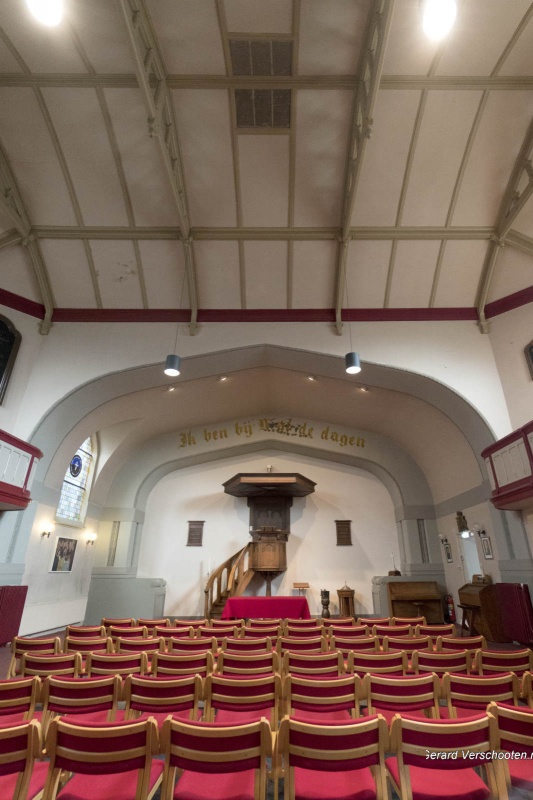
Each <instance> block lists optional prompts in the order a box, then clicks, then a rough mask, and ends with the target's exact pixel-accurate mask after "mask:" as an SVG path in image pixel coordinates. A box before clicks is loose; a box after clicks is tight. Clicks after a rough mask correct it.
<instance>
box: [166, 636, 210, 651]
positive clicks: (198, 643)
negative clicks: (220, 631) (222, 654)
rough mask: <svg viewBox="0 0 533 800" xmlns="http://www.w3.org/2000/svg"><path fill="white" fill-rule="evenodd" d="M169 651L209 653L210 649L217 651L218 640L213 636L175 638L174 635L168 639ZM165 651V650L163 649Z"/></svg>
mask: <svg viewBox="0 0 533 800" xmlns="http://www.w3.org/2000/svg"><path fill="white" fill-rule="evenodd" d="M167 644H168V652H169V653H175V652H179V653H182V654H183V655H185V654H186V653H207V651H208V650H210V651H211V652H212V653H216V651H217V650H218V645H217V640H216V639H214V638H213V637H203V638H202V639H174V637H173V636H171V637H170V639H169V640H168V643H167ZM161 652H163V651H161Z"/></svg>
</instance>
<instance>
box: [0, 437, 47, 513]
mask: <svg viewBox="0 0 533 800" xmlns="http://www.w3.org/2000/svg"><path fill="white" fill-rule="evenodd" d="M42 457H43V454H42V453H41V451H40V450H39V448H38V447H34V446H33V445H32V444H28V442H25V441H23V440H22V439H17V437H16V436H12V435H11V434H10V433H7V432H6V431H3V430H0V511H20V509H21V508H26V507H27V506H28V504H29V502H30V500H31V496H30V488H31V483H32V480H33V476H34V474H35V469H36V467H37V462H38V461H39V459H40V458H42Z"/></svg>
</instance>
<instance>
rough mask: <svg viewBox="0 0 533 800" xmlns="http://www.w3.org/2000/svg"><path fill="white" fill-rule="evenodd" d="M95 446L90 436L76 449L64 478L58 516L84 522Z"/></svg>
mask: <svg viewBox="0 0 533 800" xmlns="http://www.w3.org/2000/svg"><path fill="white" fill-rule="evenodd" d="M92 462H93V447H92V443H91V439H90V437H89V438H88V439H86V440H85V441H84V442H83V444H81V445H80V446H79V447H78V449H77V450H76V453H75V455H74V456H73V457H72V459H71V462H70V464H69V465H68V469H67V472H66V475H65V478H64V480H63V486H62V487H61V497H60V498H59V504H58V506H57V516H58V517H61V518H62V519H68V520H72V521H73V522H83V519H82V517H83V516H84V514H85V508H86V505H87V503H86V502H84V501H85V500H86V495H87V493H88V490H89V488H90V486H89V479H90V477H91V465H92Z"/></svg>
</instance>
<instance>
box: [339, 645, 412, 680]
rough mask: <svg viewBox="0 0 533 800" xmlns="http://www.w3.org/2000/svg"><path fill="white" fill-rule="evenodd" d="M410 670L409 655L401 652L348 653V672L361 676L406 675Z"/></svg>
mask: <svg viewBox="0 0 533 800" xmlns="http://www.w3.org/2000/svg"><path fill="white" fill-rule="evenodd" d="M407 669H408V663H407V653H405V652H404V651H403V650H400V651H399V652H396V653H356V652H351V653H348V665H347V668H346V671H347V672H349V673H350V674H354V675H359V677H360V678H364V676H365V675H368V673H371V674H372V675H406V674H407Z"/></svg>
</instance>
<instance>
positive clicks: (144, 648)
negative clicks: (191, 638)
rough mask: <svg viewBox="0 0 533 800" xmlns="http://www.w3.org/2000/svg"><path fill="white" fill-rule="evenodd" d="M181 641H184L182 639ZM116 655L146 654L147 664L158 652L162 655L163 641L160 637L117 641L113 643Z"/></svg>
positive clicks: (163, 649) (163, 650) (164, 648)
mask: <svg viewBox="0 0 533 800" xmlns="http://www.w3.org/2000/svg"><path fill="white" fill-rule="evenodd" d="M182 641H186V640H185V639H183V640H182ZM115 648H116V652H117V653H146V656H147V658H148V663H150V662H151V659H152V656H153V654H154V653H157V652H158V651H159V652H161V653H164V652H165V651H166V647H165V640H164V639H163V638H162V637H156V636H153V637H152V638H146V639H137V638H135V639H122V638H120V639H117V641H116V643H115Z"/></svg>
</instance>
